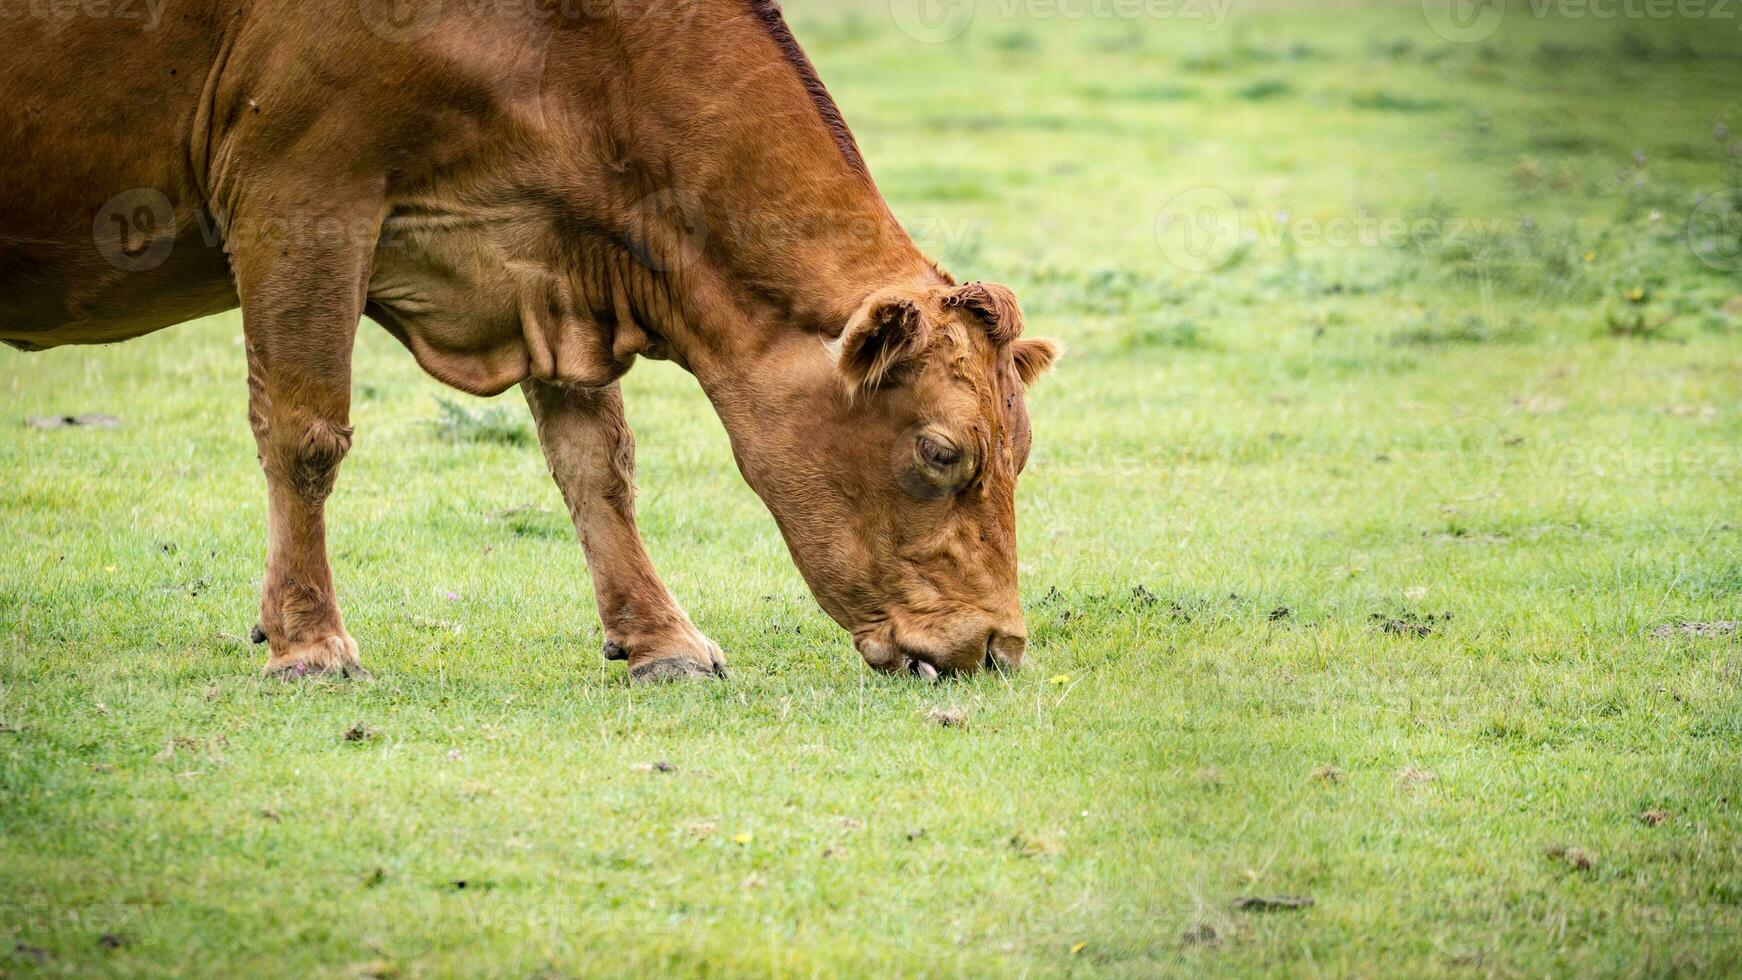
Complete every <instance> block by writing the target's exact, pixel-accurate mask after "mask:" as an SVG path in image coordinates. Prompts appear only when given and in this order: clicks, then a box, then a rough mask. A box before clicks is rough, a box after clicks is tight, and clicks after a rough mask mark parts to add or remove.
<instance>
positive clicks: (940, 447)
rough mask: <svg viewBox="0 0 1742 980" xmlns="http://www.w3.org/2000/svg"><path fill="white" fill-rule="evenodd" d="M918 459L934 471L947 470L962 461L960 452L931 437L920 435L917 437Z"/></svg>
mask: <svg viewBox="0 0 1742 980" xmlns="http://www.w3.org/2000/svg"><path fill="white" fill-rule="evenodd" d="M919 458H920V459H922V460H924V461H925V464H926V465H927V466H930V467H931V468H933V469H935V470H940V471H941V470H948V469H951V468H953V467H954V466H955V465H956V464H957V463H960V462H961V461H962V451H961V450H960V449H957V448H956V447H954V446H951V445H948V444H946V443H943V442H940V441H938V440H937V439H933V438H932V437H931V436H924V435H922V436H920V437H919Z"/></svg>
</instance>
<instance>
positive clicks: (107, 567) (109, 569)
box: [103, 565, 115, 572]
mask: <svg viewBox="0 0 1742 980" xmlns="http://www.w3.org/2000/svg"><path fill="white" fill-rule="evenodd" d="M114 570H115V566H114V565H104V566H103V571H105V572H113V571H114Z"/></svg>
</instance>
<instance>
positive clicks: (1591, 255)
mask: <svg viewBox="0 0 1742 980" xmlns="http://www.w3.org/2000/svg"><path fill="white" fill-rule="evenodd" d="M1585 261H1586V262H1595V261H1597V253H1596V252H1586V253H1585Z"/></svg>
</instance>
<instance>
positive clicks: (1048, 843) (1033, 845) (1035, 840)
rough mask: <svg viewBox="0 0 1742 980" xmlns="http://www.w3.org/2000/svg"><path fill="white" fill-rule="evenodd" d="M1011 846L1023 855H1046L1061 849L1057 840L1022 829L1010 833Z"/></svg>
mask: <svg viewBox="0 0 1742 980" xmlns="http://www.w3.org/2000/svg"><path fill="white" fill-rule="evenodd" d="M1010 846H1011V847H1012V848H1014V849H1015V850H1016V853H1018V854H1020V855H1022V856H1023V857H1046V856H1048V855H1051V854H1057V853H1058V851H1059V846H1058V844H1057V843H1056V842H1055V841H1052V840H1049V839H1047V838H1045V837H1040V836H1037V835H1034V834H1029V833H1025V832H1023V831H1020V830H1018V831H1017V832H1016V833H1014V834H1011V835H1010Z"/></svg>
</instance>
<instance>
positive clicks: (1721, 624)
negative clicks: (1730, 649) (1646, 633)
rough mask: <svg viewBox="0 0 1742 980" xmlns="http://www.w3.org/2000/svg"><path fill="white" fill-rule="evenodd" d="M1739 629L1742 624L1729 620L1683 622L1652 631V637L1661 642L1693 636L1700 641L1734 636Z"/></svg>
mask: <svg viewBox="0 0 1742 980" xmlns="http://www.w3.org/2000/svg"><path fill="white" fill-rule="evenodd" d="M1738 628H1742V623H1736V622H1732V621H1728V620H1720V621H1718V622H1712V623H1690V622H1688V621H1687V620H1681V621H1679V622H1674V623H1665V624H1664V625H1662V626H1659V627H1658V628H1657V629H1654V630H1652V631H1651V635H1652V636H1655V637H1657V638H1658V639H1660V640H1668V639H1673V638H1674V637H1677V636H1693V637H1698V638H1700V639H1711V638H1713V637H1719V636H1731V635H1734V634H1735V632H1736V630H1737V629H1738Z"/></svg>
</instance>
